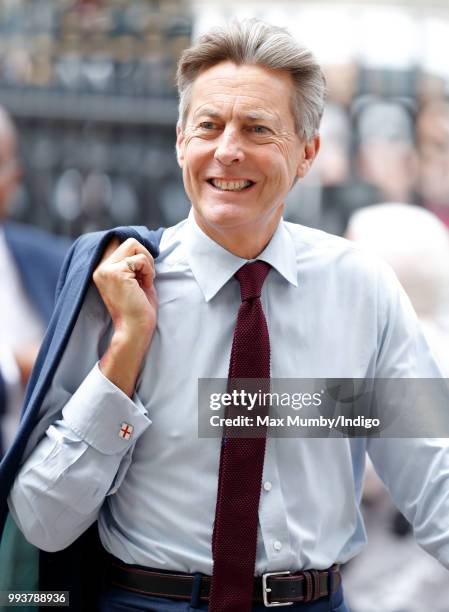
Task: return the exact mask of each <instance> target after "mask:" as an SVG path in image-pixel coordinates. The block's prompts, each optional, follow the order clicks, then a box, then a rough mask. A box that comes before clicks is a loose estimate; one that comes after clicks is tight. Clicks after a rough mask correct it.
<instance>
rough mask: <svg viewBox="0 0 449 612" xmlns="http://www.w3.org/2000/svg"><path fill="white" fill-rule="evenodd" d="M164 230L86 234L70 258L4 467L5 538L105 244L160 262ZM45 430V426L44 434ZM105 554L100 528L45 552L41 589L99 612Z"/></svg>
mask: <svg viewBox="0 0 449 612" xmlns="http://www.w3.org/2000/svg"><path fill="white" fill-rule="evenodd" d="M162 232H163V230H162V229H159V230H157V231H150V230H148V229H147V228H146V227H143V226H138V227H119V228H115V229H113V230H109V231H106V232H95V233H91V234H86V235H84V236H81V237H80V238H78V240H77V241H76V242H75V243H74V245H73V246H72V248H71V249H70V251H69V253H68V254H67V257H66V259H65V261H64V265H63V267H62V269H61V274H60V277H59V281H58V286H57V290H56V305H55V309H54V311H53V315H52V318H51V320H50V324H49V326H48V329H47V333H46V335H45V338H44V341H43V343H42V346H41V350H40V352H39V355H38V358H37V360H36V364H35V366H34V369H33V372H32V374H31V378H30V381H29V383H28V387H27V391H26V396H25V402H24V410H23V413H22V419H21V423H20V427H19V430H18V433H17V436H16V439H15V440H14V443H13V445H12V446H11V448H10V449H9V451H8V452H7V454H6V455H5V457H4V459H3V461H2V462H1V463H0V536H1V534H2V532H3V528H4V523H5V520H6V517H7V513H8V508H7V503H6V499H7V496H8V494H9V491H10V489H11V486H12V484H13V482H14V478H15V475H16V473H17V471H18V469H19V467H20V464H21V459H22V457H23V454H24V451H25V447H26V444H27V442H28V440H29V437H30V435H31V433H32V432H33V433H34V435H36V430H37V431H38V430H39V427H41V428H43V426H42V420H41V421H39V419H38V416H39V409H40V405H41V402H42V400H43V398H44V397H45V395H46V393H47V391H48V389H49V387H50V384H51V381H52V378H53V375H54V373H55V371H56V368H57V365H58V363H59V360H60V358H61V356H62V354H63V352H64V350H65V347H66V346H67V342H68V340H69V338H70V335H71V332H72V330H73V327H74V325H75V322H76V319H77V316H78V313H79V311H80V309H81V306H82V303H83V299H84V296H85V295H86V292H87V289H88V286H89V283H90V280H91V278H92V273H93V271H94V269H95V267H96V266H97V264H98V262H99V261H100V259H101V256H102V254H103V252H104V249H105V247H106V245H107V244H109V242H110V241H111V239H112V238H113V237H117V238H118V239H119V240H120V242H123V241H124V240H126V239H127V238H135V239H137V240H138V241H139V242H141V243H142V244H143V245H144V246H145V247H146V248H147V249H148V250H149V251H150V253H151V254H152V256H153V257H154V258H156V257H157V256H158V254H159V242H160V239H161V236H162ZM61 410H62V407H61ZM44 431H45V427H44V428H43V430H42V431H41V436H42V435H44ZM41 436H40V437H41ZM37 438H39V436H37ZM0 548H1V547H0ZM101 553H102V548H101V544H100V542H99V538H98V531H97V527H96V524H94V525H92V527H90V528H89V529H88V530H87V531H86V532H85V533H84V534H83V535H82V536H81V537H80V538H79V539H78V540H76V541H75V542H74V543H73V544H72V545H71V546H69V547H68V548H66V549H64V550H63V551H60V552H56V553H46V552H44V551H41V553H40V560H39V588H40V589H41V590H67V591H70V607H69V610H76V611H79V612H85V611H86V610H94V609H96V607H95V604H94V603H93V602H94V601H95V599H96V597H97V595H98V589H99V588H100V585H99V584H98V581H97V580H92V578H96V577H97V574H98V571H99V569H100V568H99V565H98V563H99V561H98V559H99V555H100V554H101Z"/></svg>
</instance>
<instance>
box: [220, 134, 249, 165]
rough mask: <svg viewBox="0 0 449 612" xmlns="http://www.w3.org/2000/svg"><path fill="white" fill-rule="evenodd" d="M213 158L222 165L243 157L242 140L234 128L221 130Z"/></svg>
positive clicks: (235, 161) (233, 162) (232, 162)
mask: <svg viewBox="0 0 449 612" xmlns="http://www.w3.org/2000/svg"><path fill="white" fill-rule="evenodd" d="M214 158H215V159H216V160H217V161H218V162H220V163H221V164H223V166H230V165H231V164H235V163H238V162H242V161H243V160H244V159H245V153H244V151H243V146H242V142H241V140H240V137H239V135H238V134H237V133H236V131H235V130H227V129H225V130H224V131H223V133H222V134H221V136H220V140H219V142H218V145H217V148H216V150H215V154H214Z"/></svg>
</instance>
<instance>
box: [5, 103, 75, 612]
mask: <svg viewBox="0 0 449 612" xmlns="http://www.w3.org/2000/svg"><path fill="white" fill-rule="evenodd" d="M21 178H22V169H21V165H20V162H19V160H18V157H17V137H16V131H15V127H14V125H13V122H12V120H11V118H10V116H9V115H8V113H7V112H6V111H5V109H3V108H1V107H0V445H1V449H0V459H1V456H2V454H3V453H4V452H5V451H6V450H7V448H8V447H9V446H10V444H11V442H12V440H13V438H14V435H15V432H16V429H17V425H18V422H19V418H20V412H21V407H22V401H23V396H24V388H25V385H26V384H27V381H28V378H29V375H30V373H31V369H32V367H33V364H34V361H35V358H36V355H37V351H38V348H39V345H40V342H41V340H42V337H43V334H44V331H45V328H46V325H47V323H48V321H49V319H50V315H51V313H52V310H53V302H54V294H55V289H56V282H57V279H58V274H59V269H60V267H61V265H62V261H63V258H64V256H65V254H66V252H67V249H68V247H69V244H70V243H69V241H66V240H65V239H62V238H56V237H55V236H53V235H51V234H48V233H47V232H44V231H41V230H38V229H36V228H33V227H30V226H27V225H23V224H19V223H14V222H12V221H8V220H7V218H8V213H9V209H10V205H11V203H12V202H13V199H14V195H15V192H16V189H17V188H18V186H19V184H20V181H21ZM18 540H20V541H18ZM10 545H11V550H14V553H12V552H11V554H9V555H7V562H5V561H4V560H3V561H1V562H0V565H1V572H0V591H1V590H2V584H3V581H4V580H5V581H6V582H5V584H8V585H9V587H10V588H26V587H27V585H28V573H29V568H28V560H29V558H30V554H31V553H30V551H31V547H30V546H29V545H28V543H27V542H25V540H24V538H23V536H21V534H18V533H17V532H16V534H15V536H14V542H13V541H11V542H10ZM11 577H12V578H11ZM19 578H20V579H19ZM0 608H1V606H0Z"/></svg>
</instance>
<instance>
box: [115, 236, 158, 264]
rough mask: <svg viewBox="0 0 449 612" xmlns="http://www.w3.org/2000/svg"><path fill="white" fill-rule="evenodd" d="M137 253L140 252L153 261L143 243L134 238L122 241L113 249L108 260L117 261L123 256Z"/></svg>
mask: <svg viewBox="0 0 449 612" xmlns="http://www.w3.org/2000/svg"><path fill="white" fill-rule="evenodd" d="M138 253H142V254H143V255H145V256H146V257H147V258H148V259H149V261H153V257H152V256H151V253H150V251H148V249H146V248H145V247H144V246H143V244H141V243H140V242H139V241H138V240H136V239H135V238H128V240H125V242H122V244H121V245H120V246H118V247H117V248H116V249H115V250H114V251H113V253H112V254H111V255H110V257H109V262H110V263H117V262H119V261H121V260H122V259H124V258H125V257H128V256H131V255H137V254H138Z"/></svg>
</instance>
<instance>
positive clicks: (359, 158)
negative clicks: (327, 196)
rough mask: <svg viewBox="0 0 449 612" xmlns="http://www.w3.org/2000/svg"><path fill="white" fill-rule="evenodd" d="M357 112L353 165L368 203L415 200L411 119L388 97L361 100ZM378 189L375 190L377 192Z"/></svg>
mask: <svg viewBox="0 0 449 612" xmlns="http://www.w3.org/2000/svg"><path fill="white" fill-rule="evenodd" d="M359 105H361V108H360V109H359V110H358V111H357V110H356V115H357V120H356V129H357V140H358V147H357V154H356V166H357V173H358V175H359V177H360V178H361V179H362V180H363V181H364V182H365V183H366V188H367V189H370V190H371V191H373V190H375V191H374V193H373V194H372V195H371V198H373V197H374V198H375V199H374V200H371V202H369V203H370V204H375V203H376V202H407V203H408V202H415V200H416V195H415V177H416V170H417V159H416V151H415V145H414V127H413V119H412V116H411V115H410V113H409V111H408V110H407V109H406V108H405V107H404V106H403V105H401V104H399V103H396V102H393V101H387V100H372V101H370V100H368V101H360V103H359ZM376 192H377V193H376Z"/></svg>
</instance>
